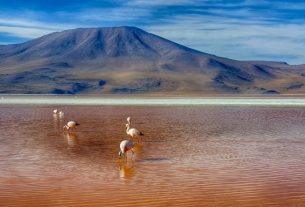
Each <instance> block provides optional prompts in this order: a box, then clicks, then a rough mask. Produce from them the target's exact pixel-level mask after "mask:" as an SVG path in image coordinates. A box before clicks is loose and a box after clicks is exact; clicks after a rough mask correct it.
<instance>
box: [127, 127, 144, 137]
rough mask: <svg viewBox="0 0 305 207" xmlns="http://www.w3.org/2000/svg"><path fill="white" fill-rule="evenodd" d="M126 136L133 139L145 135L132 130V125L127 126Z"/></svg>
mask: <svg viewBox="0 0 305 207" xmlns="http://www.w3.org/2000/svg"><path fill="white" fill-rule="evenodd" d="M126 134H127V135H129V136H130V137H131V138H132V139H134V138H138V137H140V136H143V135H144V134H143V133H142V132H140V131H139V130H137V129H135V128H130V124H126Z"/></svg>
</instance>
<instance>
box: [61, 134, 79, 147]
mask: <svg viewBox="0 0 305 207" xmlns="http://www.w3.org/2000/svg"><path fill="white" fill-rule="evenodd" d="M63 135H64V139H65V142H66V144H67V146H68V147H70V148H74V147H76V146H77V145H78V144H79V141H78V138H77V134H76V132H71V131H67V132H63Z"/></svg>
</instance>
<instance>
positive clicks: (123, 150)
mask: <svg viewBox="0 0 305 207" xmlns="http://www.w3.org/2000/svg"><path fill="white" fill-rule="evenodd" d="M133 147H134V143H133V141H132V140H123V141H121V143H120V151H119V157H120V159H121V156H122V155H123V154H126V160H127V152H128V151H131V152H132V156H131V159H132V157H133V154H134V151H133V150H132V148H133Z"/></svg>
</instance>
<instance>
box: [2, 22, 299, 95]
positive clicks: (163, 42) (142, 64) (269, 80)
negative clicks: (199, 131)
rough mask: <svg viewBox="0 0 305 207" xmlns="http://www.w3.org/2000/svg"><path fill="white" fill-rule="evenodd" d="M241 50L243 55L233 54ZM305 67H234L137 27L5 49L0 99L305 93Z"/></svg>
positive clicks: (82, 31)
mask: <svg viewBox="0 0 305 207" xmlns="http://www.w3.org/2000/svg"><path fill="white" fill-rule="evenodd" d="M232 50H238V48H232ZM304 84H305V65H294V66H292V65H288V64H286V63H284V62H268V61H237V60H232V59H227V58H222V57H217V56H215V55H211V54H207V53H203V52H200V51H197V50H193V49H191V48H188V47H185V46H182V45H179V44H177V43H174V42H172V41H169V40H167V39H164V38H162V37H159V36H157V35H154V34H151V33H148V32H145V31H143V30H141V29H139V28H136V27H109V28H79V29H71V30H66V31H63V32H55V33H51V34H48V35H45V36H42V37H40V38H37V39H33V40H31V41H28V42H25V43H22V44H12V45H1V46H0V93H9V94H14V93H21V94H109V93H110V94H122V93H123V94H125V93H145V94H146V93H152V92H157V93H175V94H185V93H194V94H196V93H198V94H207V93H208V94H217V93H255V94H277V93H304V92H305V87H304Z"/></svg>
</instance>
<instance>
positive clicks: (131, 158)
mask: <svg viewBox="0 0 305 207" xmlns="http://www.w3.org/2000/svg"><path fill="white" fill-rule="evenodd" d="M131 153H132V154H131V159H132V158H133V155H134V151H133V150H131Z"/></svg>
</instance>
